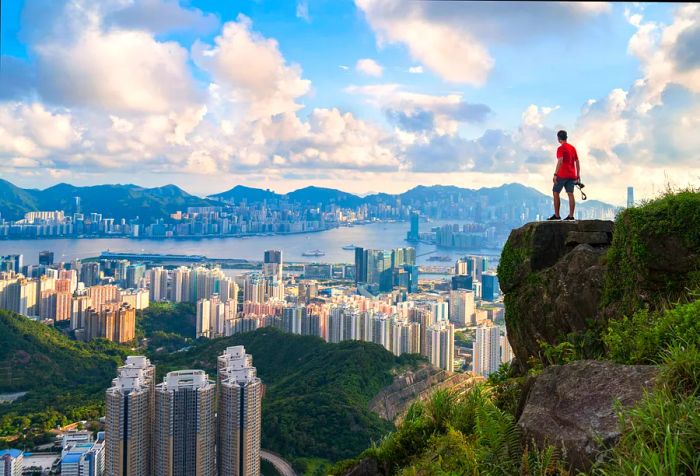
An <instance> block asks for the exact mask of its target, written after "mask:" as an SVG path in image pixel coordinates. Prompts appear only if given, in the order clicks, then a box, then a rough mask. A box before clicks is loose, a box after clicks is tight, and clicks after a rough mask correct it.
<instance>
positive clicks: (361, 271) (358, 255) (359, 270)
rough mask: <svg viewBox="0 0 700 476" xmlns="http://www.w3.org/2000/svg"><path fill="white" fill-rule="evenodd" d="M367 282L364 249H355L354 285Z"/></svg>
mask: <svg viewBox="0 0 700 476" xmlns="http://www.w3.org/2000/svg"><path fill="white" fill-rule="evenodd" d="M366 282H367V256H366V253H365V250H364V248H359V247H358V248H355V284H360V283H366Z"/></svg>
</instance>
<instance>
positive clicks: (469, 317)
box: [450, 289, 476, 327]
mask: <svg viewBox="0 0 700 476" xmlns="http://www.w3.org/2000/svg"><path fill="white" fill-rule="evenodd" d="M450 322H452V323H453V324H454V325H455V326H457V327H467V326H473V325H476V305H475V303H474V291H471V290H466V289H457V290H454V291H450Z"/></svg>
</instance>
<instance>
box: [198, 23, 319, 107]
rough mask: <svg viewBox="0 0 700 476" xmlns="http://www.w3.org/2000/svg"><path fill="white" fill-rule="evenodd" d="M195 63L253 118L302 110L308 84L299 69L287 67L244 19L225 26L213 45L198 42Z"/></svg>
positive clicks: (270, 42)
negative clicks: (223, 87) (300, 99)
mask: <svg viewBox="0 0 700 476" xmlns="http://www.w3.org/2000/svg"><path fill="white" fill-rule="evenodd" d="M192 55H193V58H194V61H195V63H196V64H197V65H198V66H199V67H200V68H202V69H203V70H205V71H207V72H208V73H209V74H210V75H211V76H212V78H213V80H214V82H215V83H216V84H218V85H223V86H225V87H226V88H227V89H228V91H229V92H230V96H229V99H230V100H232V101H233V102H237V103H244V104H247V106H248V107H249V111H248V112H249V113H250V114H252V115H253V116H254V117H263V116H271V115H274V114H280V113H285V112H293V111H296V110H298V109H300V108H301V107H302V106H301V105H300V104H298V103H297V102H296V99H297V98H299V97H301V96H303V95H305V94H306V93H307V92H308V91H309V88H310V87H311V82H310V81H309V80H306V79H302V77H301V74H302V73H301V68H300V67H299V66H298V65H295V64H292V65H289V64H287V63H286V61H285V59H284V57H283V56H282V54H281V53H280V51H279V47H278V45H277V41H275V40H274V39H270V38H265V37H263V36H262V35H260V34H259V33H256V32H254V31H252V22H251V20H250V18H248V17H246V16H245V15H239V16H238V19H237V21H235V22H228V23H226V24H225V25H224V27H223V31H222V33H221V35H219V36H217V37H216V39H215V40H214V45H207V44H205V43H202V42H200V41H197V42H196V43H195V44H194V46H193V47H192Z"/></svg>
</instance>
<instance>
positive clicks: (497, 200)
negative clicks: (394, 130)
mask: <svg viewBox="0 0 700 476" xmlns="http://www.w3.org/2000/svg"><path fill="white" fill-rule="evenodd" d="M75 196H79V197H80V198H81V211H82V212H83V213H91V212H96V213H102V214H103V215H105V216H108V217H110V218H115V219H122V218H125V219H133V218H136V217H139V218H140V219H142V220H149V219H150V220H152V219H157V218H166V219H167V217H168V215H169V214H171V213H174V212H175V211H177V210H183V209H185V208H187V207H193V206H212V205H217V204H219V203H220V202H221V201H224V202H232V203H235V204H239V203H242V202H246V203H248V204H254V203H262V202H263V201H267V202H274V201H282V200H286V201H290V202H293V203H299V204H303V205H313V206H317V205H321V206H324V205H330V204H335V205H339V206H346V207H357V206H360V205H363V204H370V205H377V204H382V203H392V202H396V201H400V202H401V203H402V204H408V205H412V206H414V208H422V204H424V203H427V202H435V201H437V200H449V201H450V202H455V201H457V200H462V201H465V200H474V201H477V200H478V202H477V204H481V203H482V200H484V199H485V200H486V202H485V204H486V205H493V204H498V205H505V204H507V203H517V202H522V201H528V200H532V201H544V200H550V197H549V196H548V195H545V194H543V193H541V192H539V191H538V190H536V189H534V188H532V187H528V186H525V185H522V184H519V183H505V184H502V185H499V186H497V187H481V188H478V189H470V188H463V187H458V186H455V185H418V186H416V187H413V188H410V189H408V190H406V191H405V192H402V193H399V194H390V193H384V192H380V193H373V194H370V195H366V196H364V197H361V196H359V195H356V194H353V193H349V192H345V191H343V190H339V189H334V188H326V187H318V186H314V185H310V186H307V187H303V188H300V189H296V190H293V191H291V192H288V193H284V194H282V193H277V192H275V191H274V190H271V189H262V188H256V187H248V186H245V185H236V186H234V187H232V188H230V189H228V190H225V191H223V192H219V193H216V194H212V195H208V196H206V197H198V196H196V195H192V194H190V193H188V192H186V191H185V190H183V189H182V188H180V187H178V186H177V185H174V184H168V185H164V186H160V187H151V188H148V187H141V186H139V185H135V184H102V185H91V186H84V187H78V186H74V185H71V184H68V183H63V182H62V183H58V184H56V185H52V186H51V187H48V188H46V189H44V190H38V189H24V188H20V187H17V186H16V185H14V184H12V183H11V182H8V181H6V180H2V179H0V213H1V214H2V217H4V218H8V219H19V218H22V216H23V214H24V213H26V212H28V211H37V210H56V209H63V210H65V211H66V212H72V211H74V210H75V205H74V201H73V197H75ZM579 206H581V207H582V208H589V207H594V206H597V207H608V208H610V209H613V210H616V209H617V207H616V206H614V205H611V204H608V203H605V202H601V201H598V200H590V201H588V202H579Z"/></svg>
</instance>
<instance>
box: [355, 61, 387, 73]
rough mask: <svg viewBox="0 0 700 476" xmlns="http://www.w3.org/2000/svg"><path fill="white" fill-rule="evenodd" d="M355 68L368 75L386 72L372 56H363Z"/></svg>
mask: <svg viewBox="0 0 700 476" xmlns="http://www.w3.org/2000/svg"><path fill="white" fill-rule="evenodd" d="M355 69H356V70H357V71H359V72H360V73H363V74H366V75H367V76H381V75H382V74H383V73H384V68H382V66H381V65H380V64H379V63H377V62H376V61H374V60H373V59H370V58H363V59H360V60H358V61H357V64H355Z"/></svg>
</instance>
